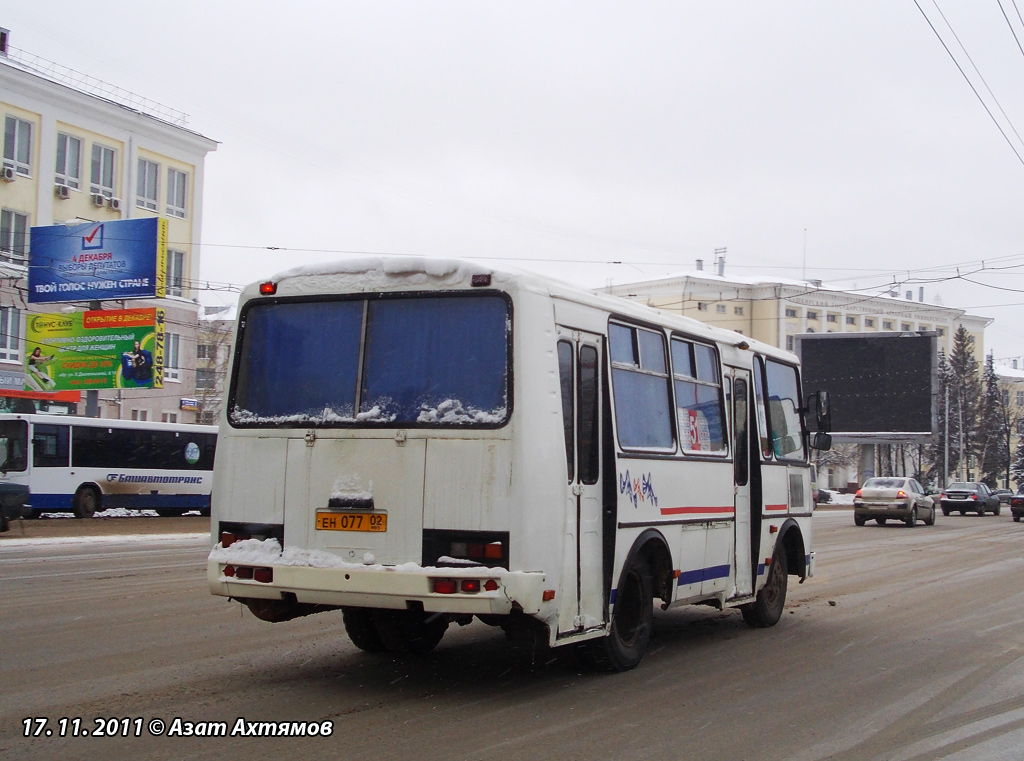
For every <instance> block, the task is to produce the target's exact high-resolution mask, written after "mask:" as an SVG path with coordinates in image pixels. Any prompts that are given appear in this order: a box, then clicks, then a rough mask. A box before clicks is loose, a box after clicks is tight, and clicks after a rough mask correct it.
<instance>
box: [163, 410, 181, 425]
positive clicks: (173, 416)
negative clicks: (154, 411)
mask: <svg viewBox="0 0 1024 761" xmlns="http://www.w3.org/2000/svg"><path fill="white" fill-rule="evenodd" d="M160 420H161V422H164V423H177V422H178V413H177V412H164V413H161V415H160Z"/></svg>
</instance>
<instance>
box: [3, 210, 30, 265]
mask: <svg viewBox="0 0 1024 761" xmlns="http://www.w3.org/2000/svg"><path fill="white" fill-rule="evenodd" d="M27 243H28V215H27V214H22V213H21V212H19V211H13V210H11V209H3V210H0V261H4V262H9V263H11V264H24V263H25V254H26V253H27V251H26V249H27V248H28V247H27V245H26V244H27Z"/></svg>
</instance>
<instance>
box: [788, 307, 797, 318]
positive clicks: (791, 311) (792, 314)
mask: <svg viewBox="0 0 1024 761" xmlns="http://www.w3.org/2000/svg"><path fill="white" fill-rule="evenodd" d="M799 316H800V315H799V314H797V311H796V310H795V309H789V308H788V307H787V308H786V317H799Z"/></svg>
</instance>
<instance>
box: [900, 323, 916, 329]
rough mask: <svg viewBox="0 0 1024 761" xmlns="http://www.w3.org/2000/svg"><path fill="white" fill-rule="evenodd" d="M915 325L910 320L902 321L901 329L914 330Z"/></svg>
mask: <svg viewBox="0 0 1024 761" xmlns="http://www.w3.org/2000/svg"><path fill="white" fill-rule="evenodd" d="M913 329H914V328H913V326H911V324H910V323H909V322H903V323H900V330H913Z"/></svg>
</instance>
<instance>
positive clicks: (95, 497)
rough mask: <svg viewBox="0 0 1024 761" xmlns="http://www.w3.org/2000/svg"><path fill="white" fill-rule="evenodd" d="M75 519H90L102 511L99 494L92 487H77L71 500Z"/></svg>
mask: <svg viewBox="0 0 1024 761" xmlns="http://www.w3.org/2000/svg"><path fill="white" fill-rule="evenodd" d="M71 508H72V510H74V513H75V517H76V518H92V517H93V516H94V515H95V514H96V513H97V512H99V511H100V510H102V509H103V506H102V500H101V498H100V493H99V492H98V491H97V490H96V487H94V486H79V487H78V491H76V492H75V496H74V498H73V499H72V500H71Z"/></svg>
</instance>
